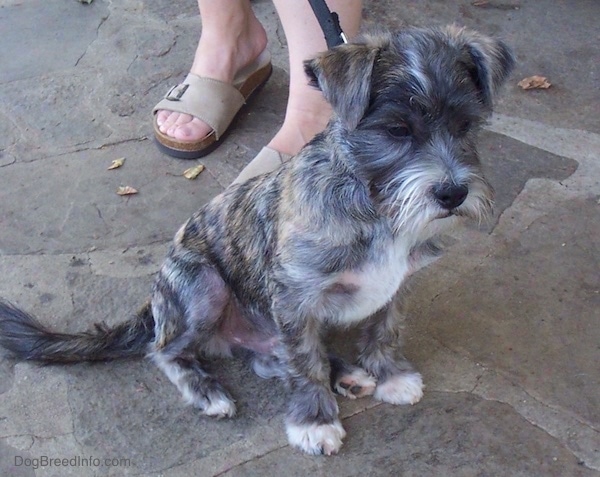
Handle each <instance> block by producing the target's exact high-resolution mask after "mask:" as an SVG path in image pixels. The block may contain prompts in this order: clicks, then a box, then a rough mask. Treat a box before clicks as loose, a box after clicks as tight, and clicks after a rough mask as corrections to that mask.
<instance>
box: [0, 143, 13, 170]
mask: <svg viewBox="0 0 600 477" xmlns="http://www.w3.org/2000/svg"><path fill="white" fill-rule="evenodd" d="M11 146H12V144H11ZM16 163H17V158H16V157H13V160H12V161H11V162H8V163H6V164H1V165H0V169H2V168H3V167H8V166H12V165H13V164H16Z"/></svg>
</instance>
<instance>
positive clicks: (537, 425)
mask: <svg viewBox="0 0 600 477" xmlns="http://www.w3.org/2000/svg"><path fill="white" fill-rule="evenodd" d="M494 372H495V373H497V374H498V375H500V376H501V377H502V378H503V379H506V381H508V382H509V383H510V384H511V385H512V386H514V387H515V388H517V389H519V390H520V391H521V392H523V394H525V395H526V396H527V397H528V399H530V400H531V401H532V402H533V403H535V404H536V405H538V406H541V407H542V408H545V409H549V410H551V411H554V412H556V413H557V414H558V415H559V416H561V417H564V418H566V419H573V420H574V421H575V422H576V423H577V424H579V425H581V426H583V427H585V428H587V429H590V430H591V431H592V432H594V433H597V434H600V430H598V429H596V428H595V427H594V426H593V425H592V424H590V423H588V422H586V421H583V420H582V419H581V418H579V416H577V415H576V414H573V413H572V412H570V411H568V410H565V409H562V408H561V407H556V406H552V405H551V404H548V403H545V402H544V401H542V400H541V399H538V398H536V397H535V396H533V395H532V394H531V393H529V392H528V391H527V390H526V389H524V388H523V387H522V386H520V385H518V384H516V383H514V382H513V381H511V380H510V379H508V378H507V377H506V376H504V373H502V372H500V371H498V370H495V371H494ZM488 373H489V370H486V372H485V373H484V374H483V375H482V376H481V377H480V378H478V379H477V384H476V385H475V387H474V388H473V390H472V391H470V394H474V395H476V396H477V397H479V398H480V399H483V400H484V401H488V402H496V403H500V404H504V405H506V406H509V407H510V408H511V409H512V410H513V411H514V412H515V413H516V414H518V415H519V416H520V417H522V418H523V419H524V420H525V421H527V422H528V423H529V424H530V425H531V426H533V427H535V428H537V429H539V430H540V431H542V432H543V433H544V434H546V435H548V436H550V437H551V438H552V439H554V440H556V441H558V442H559V443H560V445H561V446H563V447H564V448H565V449H567V450H568V451H569V452H570V453H571V454H572V455H573V456H574V457H575V458H577V460H578V464H579V465H581V466H583V467H585V468H586V469H590V470H598V469H597V468H595V467H590V466H589V465H587V463H586V462H585V460H584V459H582V458H581V456H580V455H579V454H578V453H577V452H575V451H574V450H573V449H571V447H570V446H569V444H568V442H565V441H563V440H562V439H561V438H560V436H557V435H553V434H551V433H550V432H549V431H548V430H547V429H545V428H544V427H542V425H541V424H540V423H539V422H537V421H533V420H531V419H530V418H528V417H526V416H525V415H524V414H523V413H522V412H520V411H519V410H518V409H517V407H515V405H514V404H512V403H510V402H508V401H503V400H501V399H490V398H488V397H485V396H484V395H482V394H480V393H478V392H477V387H479V384H480V380H481V378H483V376H484V375H485V374H488ZM433 392H436V391H433ZM437 392H439V391H437ZM444 392H446V391H444ZM448 392H450V393H452V394H458V393H460V392H461V391H458V392H454V391H448ZM524 402H525V401H524ZM530 406H531V405H530ZM584 452H585V451H584Z"/></svg>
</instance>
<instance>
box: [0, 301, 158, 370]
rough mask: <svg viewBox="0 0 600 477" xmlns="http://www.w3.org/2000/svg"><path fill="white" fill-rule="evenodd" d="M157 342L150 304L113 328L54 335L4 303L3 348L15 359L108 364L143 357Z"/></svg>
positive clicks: (0, 311)
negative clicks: (151, 343)
mask: <svg viewBox="0 0 600 477" xmlns="http://www.w3.org/2000/svg"><path fill="white" fill-rule="evenodd" d="M153 338H154V318H153V316H152V308H151V306H150V302H148V303H146V304H145V305H144V306H143V307H142V308H141V309H140V310H139V311H138V312H137V314H136V315H135V316H133V317H132V318H131V319H129V320H128V321H125V322H123V323H120V324H118V325H116V326H114V327H112V328H110V327H108V326H106V325H104V324H96V325H95V326H94V328H93V329H92V330H91V331H86V332H82V333H75V334H66V333H58V332H55V331H51V330H50V329H48V328H47V327H46V326H44V325H42V324H41V323H40V322H39V321H38V320H37V319H36V318H35V317H34V316H32V315H30V314H28V313H26V312H24V311H22V310H20V309H19V308H17V307H16V306H14V305H12V304H11V303H9V302H7V301H4V300H2V299H0V346H2V347H4V348H5V349H7V350H8V351H9V352H10V353H11V354H12V355H13V356H14V357H15V358H17V359H21V360H31V361H40V362H43V363H77V362H80V361H107V360H112V359H123V358H133V357H139V356H143V355H144V354H145V353H146V351H147V348H148V344H149V342H150V341H151V340H152V339H153Z"/></svg>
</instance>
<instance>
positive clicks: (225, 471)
mask: <svg viewBox="0 0 600 477" xmlns="http://www.w3.org/2000/svg"><path fill="white" fill-rule="evenodd" d="M289 446H290V445H289V444H284V445H282V446H279V447H276V448H275V449H271V450H269V451H267V452H265V453H263V454H260V455H256V456H254V457H252V458H251V459H248V460H245V461H243V462H240V463H239V464H236V465H234V466H231V467H229V468H228V469H225V470H223V471H221V472H219V473H218V474H213V477H219V476H221V475H225V473H227V472H230V471H232V470H234V469H237V468H238V467H241V466H242V465H245V464H247V463H248V462H252V461H253V460H257V459H262V458H263V457H266V456H268V455H269V454H272V453H273V452H277V451H278V450H281V449H285V448H286V447H289Z"/></svg>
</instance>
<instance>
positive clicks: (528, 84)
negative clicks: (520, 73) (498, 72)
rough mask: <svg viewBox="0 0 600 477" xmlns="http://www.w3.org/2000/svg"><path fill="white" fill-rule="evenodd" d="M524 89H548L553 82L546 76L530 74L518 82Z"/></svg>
mask: <svg viewBox="0 0 600 477" xmlns="http://www.w3.org/2000/svg"><path fill="white" fill-rule="evenodd" d="M517 84H518V85H519V86H520V87H521V88H522V89H525V90H527V89H548V88H549V87H550V86H552V84H551V83H550V81H548V79H547V78H546V77H545V76H538V75H534V76H528V77H527V78H523V79H522V80H521V81H519V82H518V83H517Z"/></svg>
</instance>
